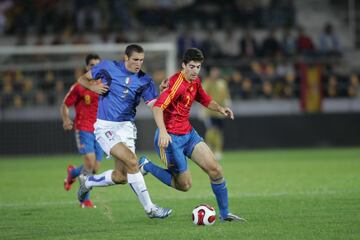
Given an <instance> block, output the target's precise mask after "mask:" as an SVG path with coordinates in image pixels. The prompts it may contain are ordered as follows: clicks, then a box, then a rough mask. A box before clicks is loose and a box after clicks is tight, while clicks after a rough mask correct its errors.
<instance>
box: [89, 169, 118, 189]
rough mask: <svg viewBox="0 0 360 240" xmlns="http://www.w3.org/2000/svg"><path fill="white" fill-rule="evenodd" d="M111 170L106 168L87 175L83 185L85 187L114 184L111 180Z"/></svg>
mask: <svg viewBox="0 0 360 240" xmlns="http://www.w3.org/2000/svg"><path fill="white" fill-rule="evenodd" d="M112 172H113V170H108V171H106V172H103V173H101V174H97V175H93V176H89V177H88V179H87V180H86V182H85V186H86V187H87V188H91V187H106V186H111V185H114V184H115V183H114V182H113V180H112Z"/></svg>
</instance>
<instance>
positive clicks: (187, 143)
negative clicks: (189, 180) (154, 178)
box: [154, 129, 204, 174]
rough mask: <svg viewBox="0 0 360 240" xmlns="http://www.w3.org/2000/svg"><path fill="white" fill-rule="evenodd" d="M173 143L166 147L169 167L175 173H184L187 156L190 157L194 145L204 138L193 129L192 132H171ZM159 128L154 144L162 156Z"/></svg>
mask: <svg viewBox="0 0 360 240" xmlns="http://www.w3.org/2000/svg"><path fill="white" fill-rule="evenodd" d="M169 135H170V136H171V138H172V143H169V146H168V147H167V148H166V149H165V155H166V164H167V168H168V169H169V170H170V171H171V172H173V173H177V174H179V173H183V172H185V171H186V170H187V160H186V157H188V158H190V157H191V154H192V152H193V150H194V147H195V146H196V144H198V143H199V142H203V141H204V139H203V138H202V137H200V136H199V134H198V133H197V132H196V131H195V129H192V130H191V132H189V133H187V134H184V135H175V134H171V133H169ZM158 139H159V129H157V130H156V132H155V138H154V144H155V149H156V152H157V154H158V155H159V156H160V158H161V155H160V148H159V146H158Z"/></svg>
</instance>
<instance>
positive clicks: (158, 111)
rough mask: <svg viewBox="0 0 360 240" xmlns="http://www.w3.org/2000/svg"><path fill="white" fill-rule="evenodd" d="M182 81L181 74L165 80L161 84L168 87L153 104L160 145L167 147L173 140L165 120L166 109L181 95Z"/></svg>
mask: <svg viewBox="0 0 360 240" xmlns="http://www.w3.org/2000/svg"><path fill="white" fill-rule="evenodd" d="M182 81H183V80H182V77H181V76H178V77H176V78H170V79H169V80H163V82H162V84H161V85H164V87H165V86H166V88H164V89H163V91H162V92H161V94H160V96H159V97H158V99H157V100H156V102H155V104H154V106H153V114H154V119H155V122H156V125H157V127H158V128H159V140H158V145H159V147H164V148H165V147H167V146H168V145H169V142H172V139H171V136H170V135H169V134H168V132H167V129H166V125H165V122H164V110H165V109H166V108H167V107H168V106H169V104H170V103H171V102H173V101H175V100H176V99H177V98H178V97H179V95H180V90H179V87H180V85H181V83H182Z"/></svg>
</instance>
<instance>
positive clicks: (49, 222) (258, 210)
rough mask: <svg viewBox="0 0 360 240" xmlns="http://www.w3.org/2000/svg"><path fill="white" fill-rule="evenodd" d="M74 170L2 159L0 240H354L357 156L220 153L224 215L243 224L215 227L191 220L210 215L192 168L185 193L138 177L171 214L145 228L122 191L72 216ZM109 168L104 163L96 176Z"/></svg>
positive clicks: (35, 160)
mask: <svg viewBox="0 0 360 240" xmlns="http://www.w3.org/2000/svg"><path fill="white" fill-rule="evenodd" d="M149 156H150V157H151V158H153V159H155V155H154V154H149ZM80 162H81V158H80V157H79V156H78V155H73V156H49V157H16V158H14V157H4V156H2V157H1V160H0V179H1V180H0V183H1V184H0V239H4V240H10V239H22V240H24V239H147V240H151V239H157V240H160V239H167V240H168V239H170V240H171V239H314V240H315V239H316V240H318V239H327V240H328V239H360V149H359V148H341V149H304V150H259V151H238V152H227V153H226V154H225V155H224V158H223V160H222V161H221V164H222V166H223V169H224V173H225V177H226V179H227V183H228V189H229V199H230V209H231V211H232V212H233V213H236V214H239V215H241V216H243V217H245V218H246V219H247V220H248V222H247V223H246V224H239V223H225V224H222V223H220V222H219V221H218V219H217V222H216V223H215V224H214V225H213V226H208V227H199V226H195V225H194V224H193V223H192V221H191V211H192V209H193V208H194V207H195V206H196V205H198V204H202V203H208V204H210V205H212V206H215V207H216V208H217V206H216V202H215V198H214V196H213V194H212V191H211V188H210V185H209V181H208V179H207V177H206V175H205V174H204V173H202V172H201V171H200V170H199V169H198V168H197V167H196V166H195V165H194V164H192V163H190V166H189V167H190V170H191V172H192V176H193V186H192V188H191V190H190V191H189V192H186V193H184V192H178V191H176V190H174V189H171V188H169V187H167V186H165V185H162V184H161V183H160V182H158V181H157V180H155V178H154V177H152V176H151V175H148V176H146V177H145V180H146V183H147V186H148V189H149V191H150V194H151V197H152V200H153V201H154V202H155V203H157V204H159V205H161V206H165V207H171V208H173V214H172V215H171V216H170V217H169V218H168V219H163V220H160V219H154V220H151V219H148V218H147V217H146V216H145V213H144V211H143V209H142V207H141V205H140V204H139V202H138V201H137V199H136V197H135V195H134V193H133V192H132V191H131V189H130V188H129V186H127V185H125V186H124V185H117V186H112V187H107V188H95V189H94V190H93V191H92V199H93V200H94V202H95V203H96V205H97V208H96V209H80V208H79V206H78V203H77V201H76V189H77V186H78V184H77V183H76V184H75V185H74V188H73V189H72V190H71V191H69V192H65V191H64V189H63V179H64V177H65V169H66V166H67V165H68V164H77V165H78V164H79V163H80ZM156 162H157V163H160V162H159V161H158V160H156ZM112 166H113V161H112V160H104V162H103V165H102V167H101V171H103V170H106V169H108V168H111V167H112Z"/></svg>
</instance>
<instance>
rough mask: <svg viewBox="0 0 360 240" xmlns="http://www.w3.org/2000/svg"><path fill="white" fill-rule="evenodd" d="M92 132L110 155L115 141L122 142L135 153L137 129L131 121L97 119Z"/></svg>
mask: <svg viewBox="0 0 360 240" xmlns="http://www.w3.org/2000/svg"><path fill="white" fill-rule="evenodd" d="M94 128H95V131H94V134H95V136H96V140H97V141H98V142H99V144H100V146H101V148H102V149H103V150H104V152H105V153H106V154H107V156H108V158H109V157H110V150H111V148H112V147H114V146H115V144H117V143H124V144H125V145H126V146H127V147H128V148H129V149H130V150H131V151H132V152H133V153H135V141H136V137H137V129H136V126H135V124H134V123H133V122H130V121H126V122H111V121H105V120H101V119H97V120H96V122H95V124H94Z"/></svg>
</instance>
